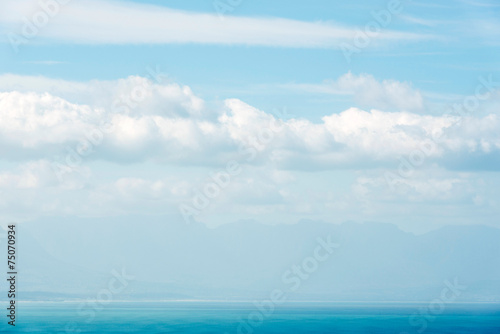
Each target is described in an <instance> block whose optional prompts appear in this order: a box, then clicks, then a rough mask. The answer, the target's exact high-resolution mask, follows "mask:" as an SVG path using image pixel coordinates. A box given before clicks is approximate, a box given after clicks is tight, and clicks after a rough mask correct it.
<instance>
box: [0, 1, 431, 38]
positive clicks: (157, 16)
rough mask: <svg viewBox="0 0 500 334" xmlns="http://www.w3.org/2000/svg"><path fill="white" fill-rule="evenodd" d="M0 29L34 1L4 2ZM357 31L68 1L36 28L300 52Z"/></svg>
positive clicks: (11, 26) (19, 19)
mask: <svg viewBox="0 0 500 334" xmlns="http://www.w3.org/2000/svg"><path fill="white" fill-rule="evenodd" d="M2 6H3V9H2V12H1V13H0V27H1V30H2V31H3V33H4V34H9V33H11V34H12V33H17V34H20V32H19V31H17V30H19V28H20V27H22V24H23V18H27V19H28V20H29V19H30V15H33V12H34V11H36V10H37V9H39V8H37V6H39V5H38V3H33V2H31V1H4V3H3V4H2ZM358 31H359V27H346V26H342V25H339V24H336V23H334V22H306V21H299V20H291V19H285V18H277V17H271V18H256V17H235V16H225V17H224V19H221V18H220V17H219V16H218V15H216V14H215V13H213V14H212V13H209V14H207V13H194V12H187V11H180V10H173V9H169V8H166V7H161V6H153V5H145V4H137V3H131V2H118V1H94V0H85V1H78V2H76V1H75V2H71V3H69V4H68V5H66V6H65V7H64V8H61V9H60V13H59V14H58V15H57V16H55V17H53V18H52V19H51V21H50V22H49V23H48V24H47V25H46V26H44V27H43V29H40V31H39V33H38V37H40V38H45V40H46V41H47V40H51V41H57V42H66V43H81V44H108V43H109V44H165V43H203V44H240V45H260V46H278V47H299V48H335V47H336V46H337V45H339V43H341V42H342V41H346V40H352V39H353V38H354V37H355V35H356V33H358ZM427 38H430V36H427V35H421V34H416V33H411V32H400V31H390V30H385V31H382V32H381V33H380V34H378V35H377V39H379V40H385V41H387V40H393V41H398V40H421V39H427Z"/></svg>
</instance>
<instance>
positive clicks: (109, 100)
mask: <svg viewBox="0 0 500 334" xmlns="http://www.w3.org/2000/svg"><path fill="white" fill-rule="evenodd" d="M18 80H19V78H18ZM40 80H42V79H40V78H37V79H36V80H33V78H31V77H28V80H27V81H28V83H31V84H33V82H35V84H34V87H35V86H36V87H38V85H39V84H41V83H42V81H40ZM360 80H361V81H363V82H364V81H365V80H364V79H360ZM37 81H40V82H37ZM341 81H342V80H341ZM52 82H55V83H56V84H55V85H54V86H53V87H52V88H50V89H51V90H53V91H54V92H60V94H61V95H63V96H67V97H68V100H66V99H65V98H62V97H59V96H55V95H53V94H49V93H37V92H18V91H8V92H3V93H0V117H1V119H2V122H1V123H0V147H2V148H3V149H4V155H3V158H4V159H17V160H26V159H52V158H53V157H54V156H55V155H59V156H60V157H61V155H62V159H63V160H64V156H65V155H73V156H72V157H69V159H70V160H72V161H74V160H75V159H76V158H75V156H74V155H75V151H76V152H80V155H81V157H80V158H81V160H106V161H115V162H120V161H128V162H137V161H144V160H154V161H158V162H163V163H176V164H180V165H197V164H202V165H207V164H208V165H213V164H216V165H223V164H225V163H226V162H227V161H228V160H230V159H235V160H239V161H242V163H251V164H261V163H265V162H271V163H273V164H276V165H279V166H282V167H284V168H286V169H304V168H306V169H309V168H313V169H314V168H326V169H328V168H348V167H349V168H353V167H356V166H358V167H360V166H364V167H366V166H370V165H371V166H372V167H376V166H378V165H380V164H385V165H387V164H389V163H394V161H396V159H397V158H398V157H399V156H401V155H408V154H410V153H411V152H412V151H414V150H415V149H421V148H422V147H424V146H425V147H430V146H433V148H434V149H433V150H432V152H429V153H428V158H429V159H432V161H433V162H436V163H444V162H445V161H444V160H443V159H447V157H448V156H452V155H453V156H455V157H456V156H457V155H458V156H461V157H463V159H468V158H467V157H468V156H469V155H470V154H471V153H474V157H473V159H477V156H478V155H480V156H488V155H493V156H494V155H495V154H498V151H499V149H500V138H499V136H498V133H499V130H500V121H499V119H498V115H497V114H489V115H487V116H484V117H483V116H482V117H468V118H464V119H462V120H461V122H457V120H459V118H458V117H445V116H431V115H420V114H415V113H411V112H406V111H398V112H387V111H381V110H376V109H372V110H370V111H365V110H361V109H357V108H350V109H347V110H344V111H342V112H340V113H332V114H331V115H328V116H324V117H323V118H322V122H319V123H313V122H311V121H309V120H306V119H300V118H295V119H290V120H277V119H276V117H275V116H274V115H271V114H268V113H265V112H263V111H260V110H258V109H256V108H254V107H252V106H250V105H248V104H246V103H244V102H242V101H240V100H238V99H229V100H226V101H225V106H222V107H221V109H220V110H218V111H215V112H208V111H207V108H206V107H205V106H204V101H203V100H201V99H199V98H198V97H196V96H195V95H194V94H193V92H192V91H191V90H190V89H189V87H186V86H180V85H177V84H174V83H169V84H163V85H162V84H153V83H151V82H150V81H148V80H147V79H145V78H141V77H129V78H127V79H120V80H116V81H103V82H101V81H92V82H90V83H87V84H73V85H68V86H66V87H71V88H70V89H71V92H69V91H68V90H66V91H64V90H61V89H60V87H59V86H61V85H62V86H64V83H60V82H56V81H52ZM354 82H356V80H354ZM1 83H2V78H0V85H1ZM28 86H29V85H28ZM344 86H348V85H347V84H346V85H344ZM354 86H356V87H357V84H356V83H354ZM137 87H141V89H142V93H141V94H140V99H139V100H133V98H132V97H133V96H134V92H136V91H137V90H136V88H137ZM368 89H371V88H368ZM94 92H96V94H94ZM360 94H361V93H360ZM130 99H132V102H131V103H132V104H129V103H128V102H127V103H125V104H124V105H123V101H129V100H130ZM73 100H79V101H80V102H79V103H74V102H72V101H73ZM82 101H86V102H85V103H82ZM117 101H118V102H120V103H119V104H117V103H116V102H117ZM117 106H118V107H117ZM435 134H441V136H440V137H439V140H437V139H435ZM245 148H247V149H248V148H250V149H251V150H255V154H249V153H248V152H247V153H245V152H246V151H245ZM68 152H69V153H68ZM254 155H255V156H254ZM250 156H252V157H251V159H250ZM66 158H67V157H66ZM80 158H78V159H80ZM67 159H68V158H67ZM443 161H444V162H443Z"/></svg>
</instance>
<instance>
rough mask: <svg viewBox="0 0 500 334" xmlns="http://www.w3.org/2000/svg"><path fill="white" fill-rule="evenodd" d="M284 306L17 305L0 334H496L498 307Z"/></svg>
mask: <svg viewBox="0 0 500 334" xmlns="http://www.w3.org/2000/svg"><path fill="white" fill-rule="evenodd" d="M285 304H286V305H285ZM285 304H283V305H282V306H279V307H275V306H274V305H271V304H264V305H260V306H256V305H255V304H254V303H247V302H241V303H234V302H232V303H229V302H112V303H108V304H106V305H104V306H103V307H102V308H101V307H100V306H99V305H98V304H92V303H91V302H90V303H88V302H87V303H85V304H82V303H75V302H50V303H49V302H47V303H45V302H21V303H20V305H18V307H17V309H16V322H15V323H16V326H15V327H12V326H9V325H7V320H8V318H6V317H5V315H4V316H2V318H3V319H4V320H3V321H2V322H3V323H2V325H1V326H0V328H1V330H2V332H18V333H230V334H232V333H235V334H240V333H246V334H250V333H262V334H268V333H269V334H270V333H398V334H407V333H450V334H452V333H453V334H457V333H500V305H499V304H482V303H481V304H480V303H478V304H473V303H468V304H458V303H455V304H448V305H435V304H429V303H418V304H410V303H377V304H373V303H305V302H287V303H285ZM2 305H3V306H5V305H6V304H5V303H2ZM2 309H4V310H5V307H2ZM4 313H5V314H6V311H5V312H4ZM6 319H7V320H6Z"/></svg>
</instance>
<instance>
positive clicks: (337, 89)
mask: <svg viewBox="0 0 500 334" xmlns="http://www.w3.org/2000/svg"><path fill="white" fill-rule="evenodd" d="M283 87H285V88H289V89H293V90H297V91H305V92H310V93H320V94H332V95H352V96H353V98H354V101H355V102H356V103H358V104H359V105H361V106H366V107H369V108H377V109H395V110H407V111H421V110H422V109H423V108H424V99H423V97H422V93H421V92H420V91H419V90H417V89H414V88H413V87H412V86H411V84H409V83H407V82H400V81H396V80H382V81H378V80H376V79H375V78H374V77H373V76H372V75H369V74H360V75H355V74H352V73H351V72H349V73H347V74H344V75H343V76H341V77H340V78H338V80H335V81H333V80H332V81H325V82H323V83H321V84H287V85H283Z"/></svg>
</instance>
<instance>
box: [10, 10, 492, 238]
mask: <svg viewBox="0 0 500 334" xmlns="http://www.w3.org/2000/svg"><path fill="white" fill-rule="evenodd" d="M0 6H1V7H0V9H1V10H0V35H1V38H0V152H1V154H0V212H1V213H0V221H1V222H2V224H5V223H8V222H11V221H17V222H24V221H36V220H37V219H42V218H46V217H67V218H68V219H71V218H77V217H111V216H112V217H117V216H125V215H143V216H145V217H147V216H148V215H178V216H179V217H180V218H182V219H184V220H185V221H186V223H191V222H192V221H193V220H196V221H198V222H201V223H204V224H206V225H207V226H210V227H214V226H219V225H221V224H226V223H231V222H235V221H240V220H255V221H259V222H263V223H268V224H290V223H296V222H297V221H299V220H301V219H311V220H317V221H325V222H331V223H342V222H346V221H355V222H388V223H393V224H397V225H398V226H399V227H400V228H402V229H403V230H406V231H412V232H415V233H422V232H425V231H429V230H433V229H436V228H438V227H441V226H444V225H470V224H480V225H490V226H496V227H500V226H499V225H498V219H497V217H498V215H499V214H500V207H499V205H500V202H499V201H500V191H499V189H500V187H499V185H500V180H499V178H498V171H499V166H500V165H499V162H500V154H499V153H500V137H499V133H500V132H499V130H500V118H499V117H500V114H499V111H498V107H499V105H500V63H499V60H498V54H499V51H500V20H499V19H500V4H498V3H497V2H495V1H487V0H481V1H480V0H456V1H442V2H439V3H435V2H432V1H416V0H413V1H409V0H408V1H402V0H401V1H397V0H391V1H355V2H348V3H346V2H343V1H327V0H322V1H320V0H311V1H308V2H291V1H281V0H277V1H272V2H269V1H263V0H254V1H248V0H240V1H238V0H215V1H214V0H203V1H201V0H200V1H190V2H187V1H180V0H179V1H173V0H172V1H107V0H105V1H86V0H83V1H67V0H64V1H63V0H59V1H56V0H41V1H31V0H29V1H28V0H22V1H13V0H6V1H2V4H1V5H0Z"/></svg>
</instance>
